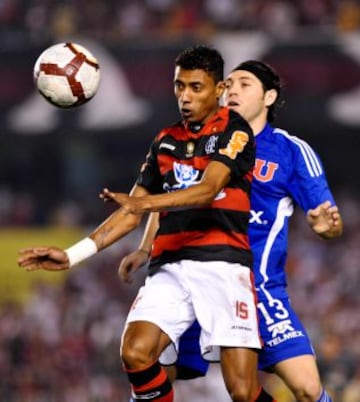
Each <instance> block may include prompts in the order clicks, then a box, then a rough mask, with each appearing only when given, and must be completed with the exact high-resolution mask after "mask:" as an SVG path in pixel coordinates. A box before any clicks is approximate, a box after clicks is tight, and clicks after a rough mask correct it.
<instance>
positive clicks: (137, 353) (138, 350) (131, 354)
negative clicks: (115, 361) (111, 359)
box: [120, 338, 157, 370]
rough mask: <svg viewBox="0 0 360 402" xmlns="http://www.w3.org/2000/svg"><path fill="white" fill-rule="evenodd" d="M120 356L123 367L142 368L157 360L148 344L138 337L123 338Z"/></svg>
mask: <svg viewBox="0 0 360 402" xmlns="http://www.w3.org/2000/svg"><path fill="white" fill-rule="evenodd" d="M120 356H121V360H122V362H123V363H124V365H125V367H127V368H129V369H134V370H140V369H143V368H144V367H147V366H148V365H150V364H151V363H153V362H154V361H155V360H157V358H156V356H154V353H153V352H152V349H151V348H150V347H149V345H147V344H146V342H145V341H144V340H143V339H140V338H125V339H124V340H123V342H122V344H121V346H120Z"/></svg>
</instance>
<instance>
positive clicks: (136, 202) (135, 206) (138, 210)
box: [100, 188, 148, 215]
mask: <svg viewBox="0 0 360 402" xmlns="http://www.w3.org/2000/svg"><path fill="white" fill-rule="evenodd" d="M100 198H101V199H103V200H104V202H109V201H113V202H116V203H117V204H119V205H120V206H121V210H122V212H123V214H124V215H128V214H142V213H144V212H146V211H147V210H148V209H147V208H146V203H145V202H144V197H131V196H129V195H128V194H126V193H113V192H112V191H110V190H108V189H107V188H104V189H103V191H102V193H100Z"/></svg>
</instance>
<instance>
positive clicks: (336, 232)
mask: <svg viewBox="0 0 360 402" xmlns="http://www.w3.org/2000/svg"><path fill="white" fill-rule="evenodd" d="M306 218H307V221H308V223H309V225H310V227H311V229H312V230H313V231H314V232H315V233H316V234H317V235H318V236H320V237H322V238H323V239H333V238H335V237H338V236H340V235H341V234H342V231H343V223H342V219H341V215H340V212H339V209H338V207H337V206H336V205H333V206H331V203H330V201H325V202H323V203H322V204H320V205H318V206H317V207H316V208H314V209H309V211H308V212H307V215H306Z"/></svg>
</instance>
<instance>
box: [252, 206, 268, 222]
mask: <svg viewBox="0 0 360 402" xmlns="http://www.w3.org/2000/svg"><path fill="white" fill-rule="evenodd" d="M264 213H265V211H254V210H253V209H250V219H249V223H256V224H258V225H266V224H267V223H268V221H267V220H266V219H263V218H262V216H263V215H264Z"/></svg>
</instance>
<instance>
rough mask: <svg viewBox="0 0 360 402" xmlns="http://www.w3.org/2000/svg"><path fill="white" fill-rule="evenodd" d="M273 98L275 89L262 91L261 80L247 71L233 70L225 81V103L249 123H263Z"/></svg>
mask: <svg viewBox="0 0 360 402" xmlns="http://www.w3.org/2000/svg"><path fill="white" fill-rule="evenodd" d="M274 96H275V97H274ZM275 99H276V91H275V90H270V91H264V88H263V85H262V83H261V81H260V80H259V79H258V78H257V77H256V76H255V75H254V74H252V73H250V72H249V71H245V70H236V71H233V72H231V73H230V74H229V76H228V78H227V79H226V81H225V91H224V101H225V105H226V106H228V107H229V108H230V109H233V110H235V111H236V112H238V113H239V114H240V115H241V116H242V117H244V119H245V120H247V121H248V122H249V124H250V125H251V124H252V123H254V122H256V121H263V122H264V124H265V122H266V119H267V112H268V107H269V106H270V105H271V104H272V103H274V101H275Z"/></svg>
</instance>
